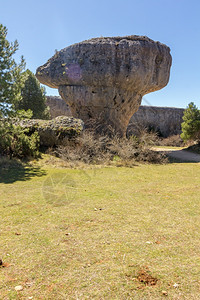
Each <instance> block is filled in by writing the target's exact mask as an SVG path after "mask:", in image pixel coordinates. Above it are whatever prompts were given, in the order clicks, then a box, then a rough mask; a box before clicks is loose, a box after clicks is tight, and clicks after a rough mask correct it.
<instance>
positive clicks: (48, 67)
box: [36, 35, 172, 135]
mask: <svg viewBox="0 0 200 300" xmlns="http://www.w3.org/2000/svg"><path fill="white" fill-rule="evenodd" d="M171 61H172V59H171V55H170V49H169V48H168V47H167V46H166V45H164V44H161V43H159V42H154V41H153V40H151V39H149V38H148V37H145V36H135V35H133V36H125V37H112V38H94V39H91V40H87V41H84V42H81V43H78V44H74V45H72V46H69V47H67V48H65V49H63V50H61V51H59V52H57V53H56V54H55V55H54V56H53V57H52V58H50V59H49V60H48V61H47V63H46V64H44V65H43V66H41V67H39V68H38V69H37V72H36V76H37V78H38V79H39V81H40V82H41V83H43V84H46V85H48V86H50V87H53V88H58V89H59V93H60V95H61V97H62V98H63V99H64V100H65V101H66V102H67V103H68V104H69V106H70V109H71V112H72V115H73V116H75V117H78V118H80V119H82V120H83V121H84V122H85V123H86V124H87V123H88V120H90V119H96V120H99V122H100V124H101V130H102V131H107V130H108V128H109V127H110V126H111V127H112V128H113V129H114V130H115V132H117V133H118V134H120V135H124V134H125V133H126V129H127V126H128V123H129V120H130V118H131V117H132V115H133V114H134V113H135V112H136V111H137V110H138V108H139V106H140V103H141V100H142V96H143V95H145V94H147V93H150V92H153V91H156V90H159V89H161V88H163V87H164V86H166V85H167V83H168V80H169V73H170V67H171Z"/></svg>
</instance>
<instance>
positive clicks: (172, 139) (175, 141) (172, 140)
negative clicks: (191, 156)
mask: <svg viewBox="0 0 200 300" xmlns="http://www.w3.org/2000/svg"><path fill="white" fill-rule="evenodd" d="M183 144H184V143H183V140H182V139H181V137H180V135H179V134H177V135H171V136H169V137H167V138H162V139H159V140H158V143H157V145H159V146H173V147H181V146H183Z"/></svg>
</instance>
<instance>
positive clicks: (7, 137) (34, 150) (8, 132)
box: [0, 119, 39, 158]
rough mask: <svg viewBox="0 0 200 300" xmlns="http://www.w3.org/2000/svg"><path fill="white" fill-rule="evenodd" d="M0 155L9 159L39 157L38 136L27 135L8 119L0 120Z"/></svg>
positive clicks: (26, 131) (27, 133) (27, 132)
mask: <svg viewBox="0 0 200 300" xmlns="http://www.w3.org/2000/svg"><path fill="white" fill-rule="evenodd" d="M0 154H1V155H5V156H9V157H10V158H13V157H17V158H25V157H37V156H38V155H39V136H38V133H37V132H34V133H32V134H30V133H29V130H28V129H22V128H21V127H20V126H19V125H15V124H13V121H11V120H10V119H1V120H0Z"/></svg>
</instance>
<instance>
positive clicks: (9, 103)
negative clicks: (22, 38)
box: [0, 24, 25, 116]
mask: <svg viewBox="0 0 200 300" xmlns="http://www.w3.org/2000/svg"><path fill="white" fill-rule="evenodd" d="M6 36H7V28H6V27H5V26H3V25H2V24H0V116H4V115H7V114H8V113H9V112H11V111H12V108H13V105H15V103H16V102H17V101H19V100H20V97H21V86H22V81H23V78H22V71H23V70H24V68H25V61H24V58H23V56H22V57H21V62H20V64H17V63H16V62H15V60H14V58H13V55H14V54H15V52H16V51H17V50H18V47H19V44H18V42H17V40H16V41H15V42H14V43H10V42H9V41H8V40H7V39H6Z"/></svg>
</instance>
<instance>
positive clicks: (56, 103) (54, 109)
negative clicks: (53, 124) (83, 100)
mask: <svg viewBox="0 0 200 300" xmlns="http://www.w3.org/2000/svg"><path fill="white" fill-rule="evenodd" d="M46 99H47V100H46V104H47V106H49V108H50V114H51V118H56V117H59V116H67V117H72V113H71V110H70V107H69V105H68V104H67V103H66V102H65V101H64V100H63V99H62V98H61V97H58V96H46Z"/></svg>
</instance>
